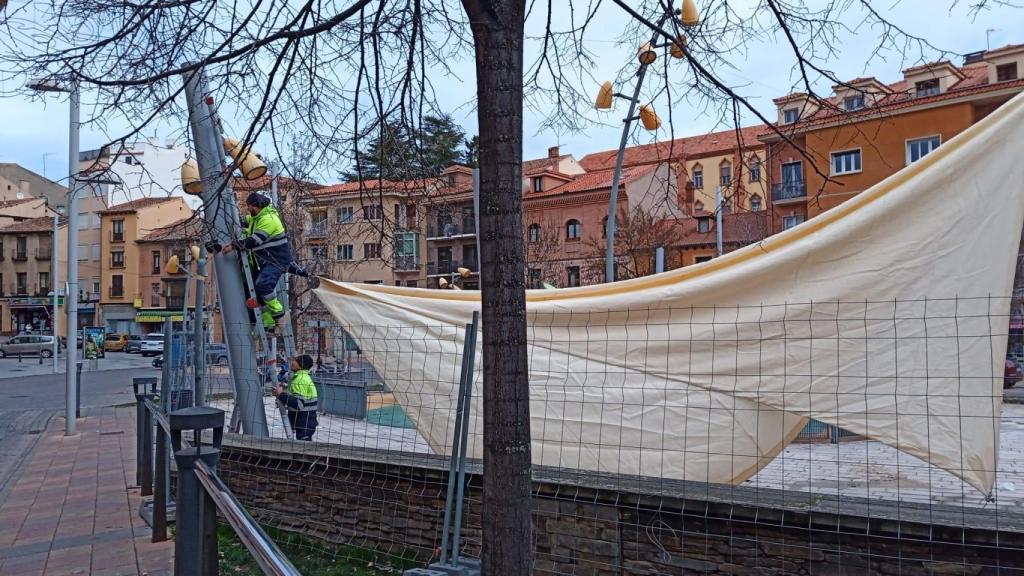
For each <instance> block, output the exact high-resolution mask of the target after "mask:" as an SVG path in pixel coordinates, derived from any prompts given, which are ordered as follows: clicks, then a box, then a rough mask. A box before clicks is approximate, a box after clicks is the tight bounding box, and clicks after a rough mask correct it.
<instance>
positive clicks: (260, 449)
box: [174, 297, 1024, 574]
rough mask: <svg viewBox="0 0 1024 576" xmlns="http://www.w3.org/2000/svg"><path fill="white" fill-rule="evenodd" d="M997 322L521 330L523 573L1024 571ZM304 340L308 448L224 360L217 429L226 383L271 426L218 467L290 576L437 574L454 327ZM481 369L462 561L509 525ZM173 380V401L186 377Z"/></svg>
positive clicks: (618, 320)
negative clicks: (494, 504) (492, 504)
mask: <svg viewBox="0 0 1024 576" xmlns="http://www.w3.org/2000/svg"><path fill="white" fill-rule="evenodd" d="M1009 308H1010V306H1009V302H1008V301H1007V300H1006V299H997V298H992V297H984V298H955V299H948V300H918V301H898V302H894V301H888V302H871V301H864V302H848V303H847V302H822V303H817V302H816V303H799V304H792V303H790V304H778V305H767V304H766V305H759V306H747V307H744V306H733V307H720V308H706V309H697V308H687V309H664V308H658V307H657V306H652V307H651V308H647V309H644V310H635V311H629V312H628V313H626V314H624V315H615V314H606V315H600V316H596V315H593V314H589V315H585V316H584V315H581V316H579V317H576V316H572V315H571V314H570V315H569V318H568V320H567V319H566V318H565V317H558V318H556V317H544V316H540V315H535V314H534V315H530V328H529V334H530V339H531V342H536V341H544V342H546V343H547V344H546V345H545V347H540V346H532V347H531V348H530V381H531V411H532V419H533V422H532V436H533V440H534V446H533V458H534V470H533V475H534V480H535V482H534V498H533V507H534V535H533V540H534V541H533V546H534V552H535V556H534V558H535V559H534V565H533V566H532V572H533V573H535V574H689V573H729V574H864V573H882V574H997V573H998V574H1012V573H1024V448H1022V446H1024V393H1020V394H1018V390H1017V388H1015V387H1014V386H1013V385H1014V384H1016V382H1017V381H1019V380H1020V379H1021V374H1020V372H1019V369H1018V368H1017V367H1016V365H1015V364H1012V363H1005V364H1004V361H1003V358H1004V357H1005V356H1006V355H1007V354H1010V355H1011V356H1013V355H1014V354H1017V353H1019V352H1020V350H1021V348H1022V347H1024V343H1022V341H1021V334H1020V330H1017V329H1013V330H1010V329H1009V328H1008V326H1009V325H1010V323H1009V315H1008V310H1009ZM311 318H313V319H315V320H316V322H310V319H311ZM296 324H297V326H296V327H297V350H298V352H299V353H304V354H309V355H310V356H312V357H313V359H314V368H313V369H312V370H311V374H312V377H313V380H314V381H315V382H316V385H317V388H318V403H319V406H318V426H317V428H316V432H315V434H314V435H313V437H312V442H303V441H298V440H295V439H293V438H292V437H290V436H289V431H288V427H287V426H285V424H284V422H285V421H286V419H287V418H286V417H285V416H284V414H283V412H282V411H281V410H280V408H279V406H278V405H277V404H276V400H275V398H274V396H273V395H272V394H271V389H272V388H273V386H274V385H275V383H276V379H275V378H274V377H271V376H270V375H269V374H268V369H267V368H268V366H267V363H266V362H264V361H263V360H261V359H260V358H244V359H238V358H233V359H231V362H227V358H220V357H217V355H216V354H215V355H214V357H208V358H207V360H208V361H207V365H206V368H205V370H204V371H203V373H202V374H201V375H202V376H203V379H204V381H205V383H206V388H207V390H208V393H209V403H210V404H211V405H214V406H218V407H221V408H223V409H224V410H226V411H227V412H228V413H229V420H233V421H239V420H240V421H242V422H243V428H244V423H245V422H247V421H253V420H254V419H253V418H252V416H253V414H248V415H245V414H236V415H235V416H242V417H241V418H234V419H232V413H234V412H236V411H239V410H245V409H246V407H243V406H238V405H236V404H235V390H234V379H233V378H232V371H233V370H235V371H237V370H238V369H241V370H243V371H247V372H248V376H249V377H250V378H251V379H252V380H258V381H259V386H260V387H261V393H262V399H263V403H262V406H260V407H257V408H256V409H257V410H262V415H263V418H264V419H265V421H266V423H267V435H266V436H265V437H264V436H261V435H260V434H250V433H246V434H229V436H228V438H227V439H226V441H225V450H224V453H223V455H222V459H221V463H220V471H221V474H222V476H223V477H224V478H225V481H226V482H227V483H228V484H229V485H230V486H231V488H232V490H233V491H234V492H235V494H236V495H237V496H238V497H239V498H240V499H241V500H242V501H243V502H244V503H245V504H246V506H247V507H248V509H249V511H250V512H251V513H252V514H253V516H254V517H255V518H257V519H258V520H259V521H260V522H261V523H263V524H264V525H266V526H268V528H269V530H270V531H271V533H272V534H273V535H274V536H275V538H276V539H277V540H278V543H279V544H280V545H281V546H282V547H283V548H284V549H285V550H287V551H288V552H289V555H290V556H292V555H294V557H293V558H292V559H293V560H295V561H296V564H297V565H299V567H300V569H303V571H304V573H305V572H308V573H328V574H333V573H348V572H343V571H341V570H342V569H346V570H347V569H351V570H354V572H352V573H370V574H375V573H389V572H394V571H398V570H400V569H402V568H407V567H411V566H423V565H425V564H427V563H429V562H431V561H435V560H436V559H437V558H438V555H439V553H440V546H441V540H442V519H443V516H444V506H445V500H446V489H447V483H448V470H449V461H448V458H449V456H450V454H451V448H452V437H453V434H454V421H455V414H454V411H455V406H456V399H457V394H458V381H457V376H458V373H459V367H460V364H461V361H462V355H463V349H462V343H463V341H464V339H465V328H464V327H461V326H450V325H444V326H441V325H437V326H400V325H394V326H383V325H374V326H369V325H358V324H354V325H353V324H349V325H347V326H345V327H342V326H341V325H340V324H339V323H338V322H337V321H336V320H335V319H333V318H330V317H329V316H327V315H326V314H324V315H322V316H319V317H315V316H313V313H312V312H311V313H307V315H306V318H304V319H303V320H302V321H301V322H297V323H296ZM613 328H615V329H613ZM224 329H225V332H227V333H228V335H229V336H230V337H234V336H237V337H244V338H250V337H251V328H250V327H249V326H248V325H245V326H226V327H225V328H224ZM484 329H486V327H484ZM428 340H429V342H428ZM283 349H284V348H283V347H281V350H282V351H283ZM553 349H558V350H559V351H560V353H559V354H554V353H552V352H551V351H552V350H553ZM477 354H478V358H479V361H478V362H477V366H476V370H477V372H476V378H475V380H474V385H473V388H472V398H473V401H472V402H471V414H470V422H471V425H470V427H469V446H470V450H469V455H470V457H469V461H468V464H467V466H468V475H467V480H466V482H467V488H466V492H465V500H464V516H463V522H462V527H463V532H462V553H464V554H468V555H470V556H479V553H480V548H481V545H482V542H481V536H480V534H481V526H482V523H483V522H500V521H501V519H500V518H487V517H484V516H483V515H482V512H481V510H482V502H483V495H482V483H481V480H480V476H479V474H480V472H481V470H482V462H481V461H480V459H479V454H480V450H479V447H480V446H481V445H482V441H483V421H482V411H481V409H480V406H481V405H480V402H481V385H482V378H481V376H480V373H481V372H480V369H481V363H480V361H482V362H484V363H486V362H487V358H486V356H483V355H482V353H481V351H480V350H479V349H478V350H477ZM566 358H568V359H571V360H569V361H567V360H566ZM620 360H621V361H620ZM451 375H455V378H452V377H451ZM174 378H176V380H175V381H176V382H178V384H176V386H181V387H183V388H188V387H189V386H191V385H192V382H194V379H195V372H194V368H191V367H190V366H188V365H182V366H180V367H179V368H178V369H177V376H175V377H174ZM1021 386H1022V387H1024V385H1021ZM1021 392H1024V391H1021ZM969 437H974V438H981V439H982V440H981V441H978V442H974V443H967V441H966V440H965V438H969ZM776 438H781V439H782V441H781V442H774V440H772V439H776ZM986 438H987V439H989V440H990V441H985V440H984V439H986ZM766 443H767V444H770V445H768V446H766ZM964 446H971V447H972V450H976V451H977V453H964V451H963V450H962V448H963V447H964ZM986 450H988V453H986ZM723 474H724V476H723ZM723 477H728V479H727V480H724V481H723V480H722V478H723ZM335 569H337V570H338V572H331V571H330V570H335ZM358 570H362V572H359V571H358Z"/></svg>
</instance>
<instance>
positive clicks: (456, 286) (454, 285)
mask: <svg viewBox="0 0 1024 576" xmlns="http://www.w3.org/2000/svg"><path fill="white" fill-rule="evenodd" d="M452 290H462V288H459V286H458V284H452Z"/></svg>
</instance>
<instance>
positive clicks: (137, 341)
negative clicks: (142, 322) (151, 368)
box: [124, 334, 142, 354]
mask: <svg viewBox="0 0 1024 576" xmlns="http://www.w3.org/2000/svg"><path fill="white" fill-rule="evenodd" d="M126 338H128V341H127V342H125V343H124V353H125V354H131V353H133V352H141V351H142V336H140V335H138V334H128V335H127V336H126Z"/></svg>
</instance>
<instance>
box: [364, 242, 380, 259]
mask: <svg viewBox="0 0 1024 576" xmlns="http://www.w3.org/2000/svg"><path fill="white" fill-rule="evenodd" d="M377 258H380V242H365V243H364V244H363V259H364V260H373V259H377Z"/></svg>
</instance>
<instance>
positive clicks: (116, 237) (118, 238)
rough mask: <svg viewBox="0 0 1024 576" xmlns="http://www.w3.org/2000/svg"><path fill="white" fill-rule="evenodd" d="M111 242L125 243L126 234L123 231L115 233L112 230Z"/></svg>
mask: <svg viewBox="0 0 1024 576" xmlns="http://www.w3.org/2000/svg"><path fill="white" fill-rule="evenodd" d="M110 241H111V242H124V232H123V231H122V232H114V231H113V230H111V231H110Z"/></svg>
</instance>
